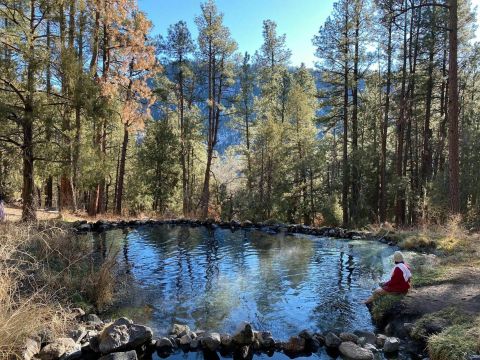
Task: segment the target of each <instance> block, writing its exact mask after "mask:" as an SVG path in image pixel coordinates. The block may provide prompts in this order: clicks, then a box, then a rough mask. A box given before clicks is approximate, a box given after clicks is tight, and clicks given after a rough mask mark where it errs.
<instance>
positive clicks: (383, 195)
mask: <svg viewBox="0 0 480 360" xmlns="http://www.w3.org/2000/svg"><path fill="white" fill-rule="evenodd" d="M391 72H392V19H391V18H389V19H388V44H387V83H386V94H385V114H384V119H383V124H382V134H381V135H382V153H381V169H380V222H382V223H383V222H385V221H386V220H387V178H386V173H387V129H388V117H389V110H390V87H391Z"/></svg>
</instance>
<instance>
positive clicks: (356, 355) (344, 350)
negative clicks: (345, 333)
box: [338, 341, 374, 360]
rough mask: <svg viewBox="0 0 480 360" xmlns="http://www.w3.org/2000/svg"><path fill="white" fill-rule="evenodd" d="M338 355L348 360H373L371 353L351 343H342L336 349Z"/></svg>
mask: <svg viewBox="0 0 480 360" xmlns="http://www.w3.org/2000/svg"><path fill="white" fill-rule="evenodd" d="M338 350H339V351H340V353H341V354H342V355H343V356H345V357H346V358H348V359H349V360H373V358H374V356H373V353H372V352H371V351H370V350H368V349H364V348H362V347H360V346H358V345H357V344H355V343H353V342H351V341H345V342H342V343H341V345H340V347H339V348H338Z"/></svg>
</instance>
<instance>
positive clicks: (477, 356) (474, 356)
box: [468, 355, 480, 360]
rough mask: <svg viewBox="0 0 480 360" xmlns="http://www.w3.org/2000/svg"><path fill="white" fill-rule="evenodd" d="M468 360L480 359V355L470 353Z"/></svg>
mask: <svg viewBox="0 0 480 360" xmlns="http://www.w3.org/2000/svg"><path fill="white" fill-rule="evenodd" d="M468 360H480V355H470V357H469V358H468Z"/></svg>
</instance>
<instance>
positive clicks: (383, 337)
mask: <svg viewBox="0 0 480 360" xmlns="http://www.w3.org/2000/svg"><path fill="white" fill-rule="evenodd" d="M385 340H387V336H386V335H383V334H378V335H377V340H376V341H375V345H377V346H378V347H379V348H383V345H385Z"/></svg>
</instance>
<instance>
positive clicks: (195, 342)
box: [190, 338, 200, 350]
mask: <svg viewBox="0 0 480 360" xmlns="http://www.w3.org/2000/svg"><path fill="white" fill-rule="evenodd" d="M199 346H200V340H198V338H196V339H193V340H192V341H191V342H190V349H191V350H197V349H198V347H199Z"/></svg>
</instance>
